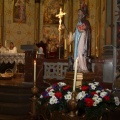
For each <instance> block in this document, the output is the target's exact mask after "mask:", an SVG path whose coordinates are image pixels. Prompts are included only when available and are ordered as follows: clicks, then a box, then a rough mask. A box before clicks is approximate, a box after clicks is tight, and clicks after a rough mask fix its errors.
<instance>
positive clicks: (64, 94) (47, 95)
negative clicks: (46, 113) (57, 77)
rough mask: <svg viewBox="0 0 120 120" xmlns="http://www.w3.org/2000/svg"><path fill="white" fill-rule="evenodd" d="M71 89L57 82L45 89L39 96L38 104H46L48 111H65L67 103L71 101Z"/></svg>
mask: <svg viewBox="0 0 120 120" xmlns="http://www.w3.org/2000/svg"><path fill="white" fill-rule="evenodd" d="M71 91H72V89H71V87H70V86H69V85H66V83H64V82H58V83H56V84H53V85H52V86H50V87H48V88H47V89H45V91H44V92H42V94H41V95H40V98H39V100H38V103H39V104H40V105H43V104H45V103H47V105H48V108H49V109H50V111H55V110H59V111H61V110H67V102H68V101H69V100H70V99H71V94H72V92H71Z"/></svg>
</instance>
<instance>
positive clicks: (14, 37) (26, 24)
mask: <svg viewBox="0 0 120 120" xmlns="http://www.w3.org/2000/svg"><path fill="white" fill-rule="evenodd" d="M14 2H16V0H4V38H3V40H4V42H5V41H6V43H7V47H8V45H9V42H10V41H11V42H13V43H14V44H15V46H17V48H18V52H21V51H22V50H21V49H20V45H22V44H33V43H34V22H35V20H34V12H33V11H34V7H35V3H34V0H29V3H27V0H26V9H25V10H26V11H25V12H26V20H25V21H23V22H22V21H17V20H16V22H15V21H13V20H14V19H13V17H15V16H13V13H14V12H17V11H14V10H15V9H14V7H15V4H14ZM16 19H17V17H16Z"/></svg>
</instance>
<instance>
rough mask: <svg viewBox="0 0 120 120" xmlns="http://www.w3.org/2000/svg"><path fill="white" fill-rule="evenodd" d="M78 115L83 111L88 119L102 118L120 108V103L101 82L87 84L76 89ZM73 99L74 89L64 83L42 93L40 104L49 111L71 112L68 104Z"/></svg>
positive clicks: (59, 83)
mask: <svg viewBox="0 0 120 120" xmlns="http://www.w3.org/2000/svg"><path fill="white" fill-rule="evenodd" d="M76 93H77V94H76V100H77V111H78V115H80V114H81V110H82V111H84V115H85V117H86V118H87V119H90V120H91V119H93V118H96V117H97V118H100V117H101V116H103V115H104V114H105V113H106V112H108V111H112V110H113V111H115V110H116V109H117V108H120V101H119V98H118V97H115V96H114V94H113V93H112V91H111V90H109V89H103V87H102V86H101V85H100V84H99V82H93V83H86V84H84V85H82V86H81V87H80V88H76ZM71 98H72V88H71V87H70V86H69V85H67V84H66V83H64V82H58V83H56V84H53V85H51V86H50V87H48V88H47V89H45V91H44V92H42V93H41V95H40V97H39V100H38V103H39V104H40V105H43V104H46V103H47V106H48V108H49V110H50V111H51V112H52V111H56V110H59V111H63V110H64V111H65V112H69V110H68V107H67V103H68V101H69V100H70V99H71Z"/></svg>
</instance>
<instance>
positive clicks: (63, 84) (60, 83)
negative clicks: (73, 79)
mask: <svg viewBox="0 0 120 120" xmlns="http://www.w3.org/2000/svg"><path fill="white" fill-rule="evenodd" d="M58 85H59V86H60V87H63V86H65V85H66V83H64V82H59V83H58Z"/></svg>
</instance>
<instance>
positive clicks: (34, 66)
mask: <svg viewBox="0 0 120 120" xmlns="http://www.w3.org/2000/svg"><path fill="white" fill-rule="evenodd" d="M35 82H36V60H34V83H35Z"/></svg>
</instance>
